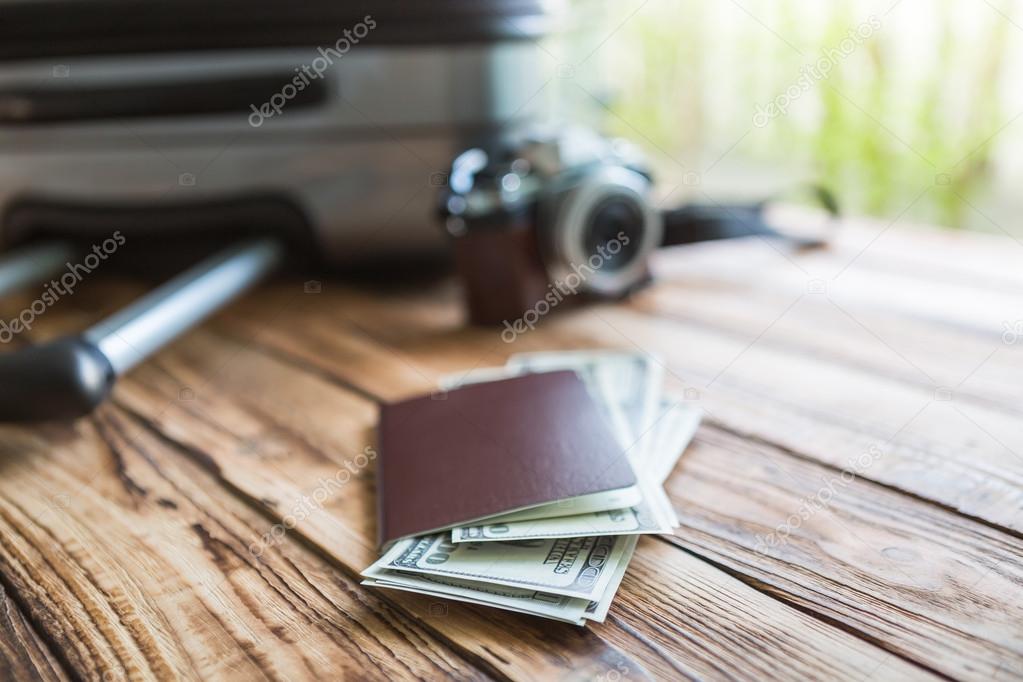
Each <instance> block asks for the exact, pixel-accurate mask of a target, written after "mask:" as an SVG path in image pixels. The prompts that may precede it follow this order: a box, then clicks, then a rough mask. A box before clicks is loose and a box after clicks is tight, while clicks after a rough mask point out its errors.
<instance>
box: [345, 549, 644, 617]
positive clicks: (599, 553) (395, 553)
mask: <svg viewBox="0 0 1023 682" xmlns="http://www.w3.org/2000/svg"><path fill="white" fill-rule="evenodd" d="M625 546H626V543H625V542H624V540H623V539H622V538H621V536H614V535H612V536H598V537H580V538H558V539H549V540H525V541H521V542H464V543H454V542H451V535H450V533H440V534H437V535H427V536H423V537H418V538H408V539H406V540H401V541H398V542H396V543H395V544H394V545H393V546H392V547H391V548H390V549H389V550H388V551H387V552H386V553H385V554H384V556H382V557H381V558H380V559H378V560H377V561H376V562H375V563H374V564H373V565H372V566H370V567H369V568H368V569H366V571H365V572H364V573H363V575H364V576H366V577H370V578H372V577H373V574H374V573H376V572H378V571H381V570H385V571H397V572H400V573H422V574H427V575H439V576H444V577H447V578H454V579H457V580H470V581H473V582H484V583H491V584H495V585H505V586H508V587H519V588H523V589H528V590H535V591H538V592H547V593H550V594H558V595H563V596H566V597H575V598H578V599H586V600H589V601H596V600H599V599H600V597H601V596H602V595H603V593H604V589H605V588H606V587H607V585H608V584H609V583H610V581H611V578H612V576H613V574H614V572H615V569H617V568H618V565H619V563H620V562H621V561H622V558H623V556H624V554H625Z"/></svg>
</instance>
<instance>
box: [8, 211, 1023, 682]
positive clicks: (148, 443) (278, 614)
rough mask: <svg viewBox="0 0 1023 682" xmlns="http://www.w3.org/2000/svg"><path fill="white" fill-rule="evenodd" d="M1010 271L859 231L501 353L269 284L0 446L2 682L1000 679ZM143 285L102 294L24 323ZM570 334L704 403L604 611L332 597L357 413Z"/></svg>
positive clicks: (111, 303) (1006, 543)
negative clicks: (91, 401) (563, 614)
mask: <svg viewBox="0 0 1023 682" xmlns="http://www.w3.org/2000/svg"><path fill="white" fill-rule="evenodd" d="M1021 262H1023V244H1021V243H1018V242H1016V241H1013V240H1011V239H1009V238H1008V237H983V236H977V235H962V234H952V233H940V232H936V231H913V230H909V229H903V228H901V227H895V228H892V227H890V226H889V225H888V224H886V223H859V224H857V225H848V226H846V227H845V228H844V229H843V231H842V233H841V237H840V238H839V240H838V242H837V244H836V245H835V247H834V248H833V249H832V250H830V251H827V252H811V253H804V254H795V253H792V252H790V251H788V250H786V249H782V248H780V247H775V246H771V245H768V244H766V243H764V242H761V241H758V240H753V241H751V242H747V243H721V244H708V245H704V246H698V247H691V248H685V249H681V250H676V251H674V252H672V253H666V254H663V255H662V256H660V257H659V258H658V261H657V263H656V269H657V274H658V283H657V284H656V286H654V287H652V288H650V289H649V290H647V291H645V292H643V293H642V294H640V295H638V296H637V297H636V298H635V299H634V300H632V301H631V302H629V303H628V304H623V305H600V306H593V307H589V308H585V309H577V310H572V311H569V310H559V311H556V313H555V314H552V315H550V316H549V317H548V319H546V320H545V321H544V324H543V325H542V326H541V327H540V328H538V329H537V330H536V331H533V332H530V333H527V334H525V335H523V336H522V337H520V338H519V339H518V340H517V341H516V342H515V343H512V344H506V343H504V342H502V340H501V338H500V335H499V333H498V331H497V330H494V329H471V328H466V327H465V326H464V325H463V323H462V313H461V309H460V306H459V304H458V290H457V288H456V286H455V285H454V282H452V281H450V280H444V281H440V282H436V281H434V282H426V283H423V282H412V283H410V282H404V283H398V284H394V285H392V286H389V287H381V286H379V285H370V284H365V283H364V284H358V283H356V284H345V283H342V282H336V281H325V282H323V285H322V292H320V293H306V291H305V287H304V286H303V282H300V281H281V282H278V283H276V284H274V285H272V286H270V287H267V288H266V289H264V290H262V291H260V292H258V293H255V294H253V295H251V296H249V297H248V298H247V299H246V300H244V301H242V302H240V303H238V304H237V305H235V306H233V307H232V308H231V309H230V310H228V311H226V312H224V313H223V314H222V315H220V316H218V317H217V318H216V319H215V320H213V321H211V322H209V323H208V324H206V325H205V326H203V327H202V328H201V329H199V330H196V331H194V332H192V333H190V334H188V335H187V336H186V337H185V338H183V339H182V340H181V341H179V342H178V343H176V344H175V345H173V346H172V347H171V348H170V349H168V350H167V351H165V352H163V353H161V354H160V355H159V356H158V357H156V358H155V359H154V360H152V361H150V362H147V363H146V364H145V365H144V366H142V367H140V368H139V369H137V370H136V371H135V372H134V373H133V374H131V375H130V377H129V378H127V379H126V380H124V381H122V382H121V383H120V384H119V386H118V388H117V390H116V392H115V394H114V397H113V400H112V401H111V402H110V403H109V404H107V405H105V406H104V407H103V408H102V409H100V410H99V411H98V412H97V413H96V414H95V416H93V417H91V418H88V419H83V420H80V421H79V422H77V423H74V424H47V425H44V426H40V427H37V428H31V429H29V428H14V427H5V428H3V429H2V430H0V467H2V470H0V572H2V587H3V592H0V607H2V608H0V675H2V676H3V677H4V678H12V677H19V678H26V679H27V678H30V677H40V678H43V679H48V680H49V679H68V678H70V679H79V678H91V679H100V678H102V679H104V680H108V679H109V680H112V679H121V678H125V677H128V678H133V679H151V678H155V679H171V678H185V679H208V678H220V679H245V680H248V679H259V678H263V677H266V678H271V679H287V680H299V679H339V678H342V677H351V678H363V677H365V678H379V679H404V678H421V679H437V678H442V677H448V676H450V677H456V678H513V679H521V680H541V679H589V680H606V681H614V680H622V679H627V680H637V679H645V678H648V677H649V678H656V679H679V678H707V679H752V680H760V679H767V678H787V679H800V680H802V679H832V678H844V679H865V678H882V679H915V678H920V679H923V678H930V679H935V678H939V677H951V678H964V679H977V680H980V679H985V680H986V679H992V678H994V679H1019V678H1023V513H1021V512H1023V429H1021V428H1020V424H1021V421H1020V419H1021V415H1023V322H1019V321H1020V320H1023V270H1021V269H1020V267H1019V264H1020V263H1021ZM395 275H396V276H398V277H399V279H400V275H399V273H395ZM138 292H139V287H138V285H136V284H132V283H126V282H120V283H118V282H114V281H107V280H102V278H100V277H97V278H95V280H94V281H90V282H89V283H88V286H87V287H83V288H81V290H80V291H79V292H77V293H76V294H75V295H74V296H73V298H71V299H69V300H67V301H64V302H63V303H62V304H61V305H60V306H59V307H58V308H57V309H55V310H53V311H50V312H49V313H47V314H46V315H44V316H42V318H40V321H39V326H38V327H37V328H36V329H35V330H33V333H36V332H38V335H37V336H36V338H45V337H47V336H50V335H53V334H57V333H60V332H62V331H66V330H70V329H78V328H81V327H82V326H84V325H85V324H86V322H88V321H90V320H94V319H97V318H98V317H100V316H101V315H103V314H105V313H106V312H108V311H110V310H113V309H115V308H117V307H118V306H120V305H122V304H123V303H124V302H126V301H127V300H130V298H131V297H132V296H134V295H135V294H137V293H138ZM29 298H30V296H28V295H26V296H24V297H22V298H21V299H11V300H7V301H5V302H4V306H3V312H4V316H5V319H7V318H9V317H10V316H12V315H14V314H16V313H17V311H18V310H20V308H21V306H22V305H24V304H25V303H26V302H27V301H28V300H29ZM584 347H612V348H626V349H640V350H642V351H644V352H649V353H653V354H656V355H657V356H659V357H660V358H662V359H663V362H664V364H665V365H666V367H667V369H668V373H669V388H670V389H671V390H673V391H677V392H680V393H681V395H683V396H686V399H688V400H690V401H693V402H695V403H698V404H699V405H700V406H702V407H703V409H704V410H705V413H706V418H705V421H704V424H703V426H702V428H701V429H700V431H699V433H698V435H697V437H696V440H695V442H694V443H693V445H692V446H691V447H690V448H689V449H688V450H687V451H686V453H685V454H684V456H683V457H682V459H681V461H680V463H679V465H678V467H677V468H676V470H675V471H674V473H673V475H672V476H671V478H670V479H669V482H668V489H669V492H670V496H671V499H672V501H673V503H674V506H675V508H676V509H677V511H678V514H679V517H680V519H681V521H682V527H681V528H680V529H679V531H678V532H677V534H676V535H675V536H673V537H647V538H644V539H642V540H641V542H640V543H639V548H638V551H637V553H636V557H635V559H634V560H633V562H632V565H631V566H630V568H629V571H628V573H627V574H626V576H625V581H624V583H623V585H622V588H621V591H620V593H619V594H618V597H617V599H616V601H615V604H614V606H613V607H612V609H611V613H610V616H609V618H608V620H607V622H606V623H604V624H602V625H594V626H591V627H587V628H577V627H574V626H571V625H564V624H559V623H554V622H548V621H543V620H539V619H535V618H530V617H526V616H521V617H519V616H515V615H511V614H508V613H505V612H501V611H497V610H490V609H486V608H476V607H470V606H465V605H460V604H457V603H454V602H450V603H448V602H438V601H436V600H433V599H430V598H425V597H417V596H414V595H402V594H398V593H391V592H385V591H378V590H371V589H367V588H363V587H361V586H360V585H359V577H358V572H359V571H360V570H362V569H363V568H364V567H365V566H367V565H368V564H369V563H370V562H371V561H372V560H373V559H374V558H375V557H376V548H375V547H374V544H373V540H372V538H373V537H374V530H375V528H374V526H375V521H374V477H373V469H372V466H369V467H362V468H360V467H358V466H357V465H355V464H354V462H355V460H356V455H358V454H359V453H360V452H362V451H363V449H364V448H365V447H366V446H367V445H369V444H371V443H372V438H373V436H372V430H373V427H374V423H375V420H376V409H377V405H378V404H379V403H380V402H381V401H388V400H392V399H396V398H399V397H402V396H407V395H410V394H413V393H416V392H422V391H428V390H430V389H431V388H432V387H433V386H434V384H435V382H436V380H437V378H438V377H439V376H441V375H443V374H445V373H448V372H453V371H457V370H464V369H468V368H470V367H474V366H484V365H490V364H500V363H502V362H503V361H504V359H505V358H506V357H507V356H508V355H509V354H510V353H513V352H519V351H527V350H542V349H565V348H584ZM686 389H688V391H686ZM434 456H438V455H434ZM359 461H361V460H359ZM346 470H347V471H350V473H349V474H342V473H341V472H342V471H346ZM342 479H344V480H345V481H346V482H344V484H343V485H340V486H337V485H336V484H331V483H330V481H331V480H334V481H338V480H342ZM349 479H350V480H349ZM323 489H326V490H328V492H329V494H328V495H326V499H325V500H324V502H323V504H322V506H320V505H319V504H316V503H312V504H310V503H309V500H310V499H311V498H315V499H322V498H323V497H324V495H323Z"/></svg>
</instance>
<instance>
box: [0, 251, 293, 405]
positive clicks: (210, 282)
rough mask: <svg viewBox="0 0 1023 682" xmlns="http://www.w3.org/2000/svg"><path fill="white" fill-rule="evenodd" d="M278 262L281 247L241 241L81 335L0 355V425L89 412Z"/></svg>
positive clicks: (279, 260)
mask: <svg viewBox="0 0 1023 682" xmlns="http://www.w3.org/2000/svg"><path fill="white" fill-rule="evenodd" d="M283 259H284V247H283V245H282V244H281V243H280V242H279V241H277V240H275V239H271V238H260V239H254V240H251V241H248V242H243V243H241V244H238V245H236V246H234V247H231V248H228V249H226V250H224V251H221V252H220V253H218V254H216V255H213V256H210V257H209V258H207V259H206V260H204V261H202V262H201V263H199V264H197V265H195V266H193V267H192V268H190V269H188V270H186V271H185V272H183V273H181V274H180V275H178V276H176V277H174V278H173V279H171V280H170V281H168V282H166V283H164V284H162V285H161V286H159V287H157V288H156V289H154V290H153V291H151V292H149V293H148V294H146V295H145V296H143V297H142V298H140V299H139V300H137V301H135V302H134V303H132V304H131V305H129V306H128V307H126V308H124V309H122V310H120V311H118V312H116V313H114V314H113V315H111V316H110V317H108V318H107V319H105V320H103V321H101V322H99V323H98V324H96V325H95V326H93V327H91V328H89V329H88V330H86V331H85V332H84V333H83V334H81V335H80V336H72V337H67V338H62V339H57V340H56V341H51V342H49V343H45V344H42V345H39V346H32V347H29V348H24V349H21V350H17V351H14V352H12V353H4V354H0V422H24V421H43V420H49V419H69V418H73V417H80V416H83V415H86V414H88V413H89V412H91V411H92V410H93V408H95V407H96V406H97V405H99V404H100V403H101V402H102V401H103V399H104V398H106V396H107V395H108V394H109V393H110V390H111V389H112V388H113V385H114V382H115V381H116V379H117V377H119V376H121V375H122V374H124V373H125V372H127V371H128V370H130V369H131V368H132V367H134V366H135V365H137V364H138V363H140V362H142V361H143V360H144V359H145V358H147V357H149V356H150V355H152V354H153V353H154V352H156V351H157V350H159V349H160V348H162V347H164V346H165V345H167V344H168V343H170V342H171V341H173V340H174V339H176V338H177V337H178V336H180V335H181V334H183V333H185V332H186V331H188V330H189V329H191V328H192V327H194V326H195V325H197V324H198V323H200V322H202V321H203V320H205V319H206V318H207V317H209V316H210V315H212V314H213V313H214V312H216V311H217V310H219V309H220V308H221V307H223V306H224V305H226V304H227V303H229V302H231V301H232V300H234V299H235V298H237V297H238V296H240V295H241V294H242V293H244V292H245V291H246V290H248V289H249V288H250V287H252V286H253V285H255V284H256V283H257V282H259V281H260V280H261V279H263V278H264V277H265V276H267V275H268V274H269V273H271V272H272V271H273V270H275V269H276V268H277V267H278V266H279V265H280V264H281V263H282V261H283ZM0 271H2V269H0ZM40 272H41V270H40ZM42 276H45V273H42Z"/></svg>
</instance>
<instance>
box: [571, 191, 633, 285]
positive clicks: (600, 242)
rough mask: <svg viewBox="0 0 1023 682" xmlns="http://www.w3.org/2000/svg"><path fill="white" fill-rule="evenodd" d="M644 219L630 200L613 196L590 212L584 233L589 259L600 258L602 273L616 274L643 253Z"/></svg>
mask: <svg viewBox="0 0 1023 682" xmlns="http://www.w3.org/2000/svg"><path fill="white" fill-rule="evenodd" d="M644 220H645V216H644V214H643V210H642V209H641V208H640V207H639V206H638V205H637V204H636V201H635V200H634V199H632V198H631V197H626V196H621V195H617V196H616V195H612V196H609V197H607V198H605V199H603V200H601V201H600V202H599V203H598V204H597V205H596V206H594V208H593V210H592V211H591V212H590V215H589V217H588V219H587V220H586V227H585V228H584V232H583V235H582V237H583V246H584V248H585V249H586V253H587V255H588V256H594V255H596V256H598V257H600V258H601V269H603V270H606V271H608V272H615V271H617V270H621V269H622V268H624V267H626V266H627V265H628V264H629V263H631V262H632V260H633V259H634V258H635V257H636V255H637V254H638V253H639V252H640V244H641V243H642V241H643V226H644Z"/></svg>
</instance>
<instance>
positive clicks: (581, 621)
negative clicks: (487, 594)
mask: <svg viewBox="0 0 1023 682" xmlns="http://www.w3.org/2000/svg"><path fill="white" fill-rule="evenodd" d="M362 584H363V585H366V586H368V587H381V588H384V589H387V590H398V591H400V592H411V593H412V594H422V595H426V596H428V597H439V598H441V599H452V600H454V601H460V602H465V603H467V604H476V605H478V606H489V607H492V608H495V609H502V610H504V611H513V612H515V613H524V614H526V615H530V616H540V617H542V618H550V619H551V620H560V621H563V622H565V623H571V624H572V625H586V620H588V619H585V618H578V619H574V620H573V619H571V618H565V617H562V616H560V615H557V614H547V613H539V612H537V611H528V610H526V609H520V608H516V607H514V606H511V605H509V604H503V603H499V602H495V601H484V600H481V599H471V598H469V597H462V596H459V595H454V594H448V593H446V592H437V591H433V590H426V589H419V588H416V587H408V586H406V585H401V584H398V583H392V582H388V581H386V580H369V579H367V580H363V581H362ZM575 601H582V600H578V599H577V600H575ZM600 622H602V621H600Z"/></svg>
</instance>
